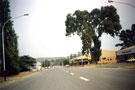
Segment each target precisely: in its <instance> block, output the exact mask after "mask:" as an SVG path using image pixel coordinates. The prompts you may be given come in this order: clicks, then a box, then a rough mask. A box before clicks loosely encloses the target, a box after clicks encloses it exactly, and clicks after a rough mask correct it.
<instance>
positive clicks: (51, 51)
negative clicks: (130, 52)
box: [9, 0, 135, 58]
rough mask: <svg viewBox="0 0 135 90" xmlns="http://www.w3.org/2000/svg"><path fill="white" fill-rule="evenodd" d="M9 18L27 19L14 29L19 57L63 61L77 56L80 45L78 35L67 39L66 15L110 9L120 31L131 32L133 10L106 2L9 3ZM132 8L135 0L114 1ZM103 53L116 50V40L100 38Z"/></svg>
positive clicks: (51, 0)
mask: <svg viewBox="0 0 135 90" xmlns="http://www.w3.org/2000/svg"><path fill="white" fill-rule="evenodd" d="M9 1H10V9H11V16H12V17H17V16H20V15H23V14H25V13H29V16H27V17H26V16H25V17H20V18H17V19H15V20H13V21H14V26H13V27H14V29H15V31H16V33H17V35H18V36H19V38H18V45H19V47H18V49H19V54H20V56H22V55H29V56H32V57H35V58H38V57H63V56H69V55H70V54H74V53H76V54H77V53H78V52H80V51H81V49H82V43H81V40H80V38H79V37H78V36H77V35H72V36H71V37H66V36H65V33H66V26H65V21H66V15H67V14H68V13H74V11H75V10H88V11H89V12H90V11H91V10H93V9H94V8H101V6H107V5H113V6H115V8H117V12H118V14H119V16H120V23H121V25H122V29H124V30H125V29H130V28H131V25H132V24H133V23H135V20H134V16H135V8H133V7H131V6H128V5H123V4H119V3H111V4H110V3H108V2H107V0H9ZM115 1H120V2H126V3H131V4H133V5H135V0H115ZM101 41H102V46H101V48H102V49H105V50H119V49H120V47H115V44H117V43H120V41H119V38H118V37H115V38H112V37H110V36H109V35H107V34H104V35H103V36H102V37H101Z"/></svg>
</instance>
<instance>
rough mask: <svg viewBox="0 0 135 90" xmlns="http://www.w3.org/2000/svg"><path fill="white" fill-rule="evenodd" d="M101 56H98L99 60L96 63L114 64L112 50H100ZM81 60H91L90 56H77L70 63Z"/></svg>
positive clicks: (114, 56)
mask: <svg viewBox="0 0 135 90" xmlns="http://www.w3.org/2000/svg"><path fill="white" fill-rule="evenodd" d="M101 53H102V54H101V56H100V60H99V61H98V63H100V64H102V63H116V62H117V61H116V51H113V50H102V52H101ZM81 59H88V60H90V59H91V55H90V54H88V55H83V56H78V57H76V58H73V59H72V60H71V62H72V61H77V60H81Z"/></svg>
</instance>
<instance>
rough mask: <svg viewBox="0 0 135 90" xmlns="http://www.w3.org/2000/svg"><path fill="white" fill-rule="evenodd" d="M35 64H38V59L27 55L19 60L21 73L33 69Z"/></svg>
mask: <svg viewBox="0 0 135 90" xmlns="http://www.w3.org/2000/svg"><path fill="white" fill-rule="evenodd" d="M35 63H36V59H35V58H32V57H30V56H27V55H24V56H21V57H20V60H19V65H20V68H21V71H28V70H30V69H31V67H33V66H34V65H35Z"/></svg>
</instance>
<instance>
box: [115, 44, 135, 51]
mask: <svg viewBox="0 0 135 90" xmlns="http://www.w3.org/2000/svg"><path fill="white" fill-rule="evenodd" d="M133 48H135V45H133V46H130V47H128V48H125V49H121V50H118V51H116V52H119V51H123V50H128V49H133Z"/></svg>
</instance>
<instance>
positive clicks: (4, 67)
mask: <svg viewBox="0 0 135 90" xmlns="http://www.w3.org/2000/svg"><path fill="white" fill-rule="evenodd" d="M28 15H29V14H23V15H21V16H17V17H14V18H10V19H8V20H7V21H5V22H4V24H3V26H2V52H3V70H4V81H6V76H5V71H6V66H5V48H4V27H5V25H6V24H7V23H8V22H9V21H10V20H11V19H16V18H20V17H22V16H28Z"/></svg>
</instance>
